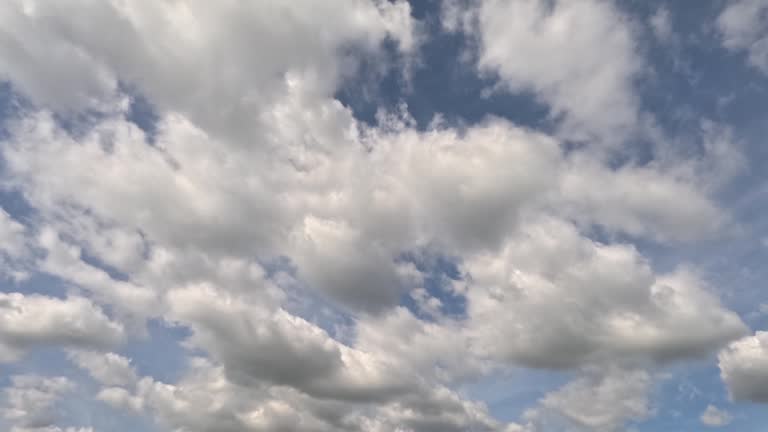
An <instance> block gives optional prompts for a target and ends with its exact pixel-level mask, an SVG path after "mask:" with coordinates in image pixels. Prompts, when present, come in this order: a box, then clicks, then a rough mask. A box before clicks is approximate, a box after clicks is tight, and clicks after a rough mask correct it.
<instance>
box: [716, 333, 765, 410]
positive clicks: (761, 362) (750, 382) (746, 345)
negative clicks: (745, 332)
mask: <svg viewBox="0 0 768 432" xmlns="http://www.w3.org/2000/svg"><path fill="white" fill-rule="evenodd" d="M718 360H719V366H720V376H721V377H722V378H723V382H725V385H726V386H727V387H728V391H729V392H730V394H731V397H732V398H733V399H734V400H737V401H739V400H749V401H753V402H762V403H768V332H761V331H759V332H757V333H755V335H754V336H748V337H745V338H743V339H740V340H738V341H736V342H733V343H731V344H730V345H729V346H728V347H727V348H725V349H724V350H722V351H721V352H720V355H719V356H718Z"/></svg>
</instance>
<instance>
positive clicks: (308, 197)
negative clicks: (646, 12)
mask: <svg viewBox="0 0 768 432" xmlns="http://www.w3.org/2000/svg"><path fill="white" fill-rule="evenodd" d="M450 7H452V8H453V9H450V10H449V9H446V17H448V15H450V14H453V15H451V16H452V19H453V20H454V21H455V24H456V26H455V27H454V28H455V29H459V28H461V30H462V31H465V32H466V33H467V34H471V35H473V36H474V37H476V38H477V41H476V42H477V43H478V48H479V52H478V55H477V58H476V60H477V65H476V66H477V68H478V69H479V70H480V71H482V73H491V74H495V75H497V76H498V78H499V79H500V82H501V83H502V84H503V87H504V88H506V89H507V90H511V91H515V92H517V91H527V92H533V93H534V94H535V96H536V97H537V98H538V99H539V100H540V101H542V102H544V103H546V104H548V105H549V106H550V107H551V109H552V115H553V117H556V118H558V119H560V120H562V122H561V125H562V128H561V129H562V132H564V133H565V135H567V136H569V137H572V136H573V135H576V136H579V137H589V138H593V137H598V138H600V139H603V138H605V137H606V136H608V135H611V134H622V136H623V134H625V133H626V132H628V131H631V130H632V129H633V128H634V127H635V123H636V121H637V118H638V110H639V109H638V106H637V102H636V97H635V94H634V86H633V81H634V79H635V77H636V75H637V74H638V73H639V70H640V68H641V65H642V61H641V60H639V59H638V57H637V55H636V52H635V51H636V50H635V42H634V36H633V31H634V30H633V29H632V24H631V23H630V22H629V21H628V19H627V18H626V17H624V16H623V14H622V13H621V12H620V11H619V10H618V9H616V8H615V7H614V6H613V5H612V4H611V3H609V2H601V1H597V0H595V1H584V2H567V1H555V2H543V1H541V2H538V1H514V2H498V1H491V0H488V1H483V2H477V3H472V4H471V5H470V6H469V7H468V8H465V7H464V5H461V4H458V3H455V4H453V6H450ZM509 20H512V21H511V22H510V21H509ZM0 24H6V27H7V28H8V29H10V30H9V31H8V32H5V33H3V35H0V41H2V43H0V58H2V59H3V60H0V76H2V77H3V79H7V80H9V81H10V82H11V86H12V88H13V89H14V91H18V92H20V93H22V94H23V95H24V96H25V97H27V98H29V99H30V100H31V102H32V105H31V106H29V107H28V108H25V110H23V111H20V112H19V113H17V116H16V117H15V118H14V119H13V120H9V121H8V122H7V125H6V126H7V135H3V137H2V146H0V155H1V156H2V162H3V167H2V168H3V169H2V171H0V173H1V174H2V178H1V180H2V185H3V186H4V187H8V188H12V189H13V191H15V192H17V193H19V194H20V195H21V196H23V198H24V199H25V201H26V202H27V203H28V204H29V206H31V207H32V208H33V209H34V212H33V213H32V214H31V215H30V216H29V217H28V218H26V219H25V223H24V224H22V223H20V222H18V221H17V220H14V218H13V217H12V216H11V215H10V214H7V213H5V212H2V213H0V240H2V241H1V242H0V243H2V244H0V254H1V256H2V260H1V261H0V264H3V267H7V268H8V269H11V270H13V269H15V268H16V267H15V266H16V264H15V263H16V262H17V261H19V262H22V263H23V266H21V267H20V268H22V269H24V270H25V271H33V272H38V273H44V274H47V275H49V276H54V277H55V278H57V280H61V281H62V283H61V284H60V285H65V288H62V286H55V287H51V291H63V290H66V291H67V295H68V296H67V297H66V298H57V297H53V296H42V295H39V294H28V293H23V294H22V293H10V294H8V293H3V294H0V360H3V361H17V360H19V359H20V358H21V356H22V355H24V353H26V352H27V351H29V350H31V349H34V348H36V347H46V346H57V347H61V348H64V349H66V350H67V353H68V358H69V359H70V361H71V362H72V363H74V364H75V365H77V366H78V367H80V368H82V369H83V370H85V371H87V372H88V374H89V375H90V376H91V377H92V378H93V380H94V381H95V383H96V385H98V386H99V389H98V392H97V394H96V396H95V398H96V399H97V400H98V401H100V402H101V403H106V404H109V405H111V406H113V407H116V408H120V409H124V410H126V411H127V412H129V413H132V414H134V415H141V416H150V417H152V418H153V419H155V420H156V421H157V422H158V423H159V424H161V425H162V426H163V427H166V428H168V429H172V430H184V431H190V432H213V431H217V432H219V431H224V432H227V431H232V432H235V431H237V432H241V431H275V430H280V431H317V432H324V431H350V432H351V431H360V432H362V431H366V432H368V431H373V432H390V431H407V432H433V431H435V432H437V431H447V432H450V431H456V432H459V431H466V430H474V431H489V432H491V431H497V432H501V431H506V432H520V431H528V430H532V431H534V430H540V429H541V428H545V427H549V426H548V425H551V424H554V425H560V424H563V425H567V426H570V427H573V428H577V429H576V430H598V431H612V430H616V429H618V428H620V427H621V426H622V425H623V424H624V423H625V422H627V421H640V420H642V419H645V418H647V417H649V416H651V415H652V414H653V409H652V406H651V404H650V403H649V401H648V396H647V395H648V392H649V389H650V388H651V386H652V382H653V380H652V375H651V373H650V372H647V371H645V370H643V369H637V367H638V366H637V365H642V366H643V367H648V368H652V367H656V366H660V365H666V364H669V363H670V362H673V361H679V360H682V359H688V358H693V357H696V356H701V355H706V354H708V353H710V352H713V351H715V350H717V349H719V348H721V347H722V346H724V345H726V344H727V343H729V342H731V341H732V340H733V339H736V338H739V337H742V336H744V334H745V333H746V331H747V329H746V326H745V325H744V324H743V322H742V321H741V319H740V318H739V316H738V315H736V314H735V313H733V312H731V311H730V310H728V309H727V308H726V307H725V306H724V305H723V304H722V303H721V302H720V300H719V299H718V298H717V297H716V296H715V295H714V294H713V293H712V291H713V290H711V289H710V287H709V286H708V283H707V281H706V280H705V278H704V277H703V276H702V273H701V272H698V271H696V269H695V268H694V267H693V266H678V267H676V268H673V269H671V270H669V269H668V270H666V271H660V270H658V269H657V268H655V267H654V265H653V264H652V261H651V259H649V258H648V257H646V256H644V255H643V253H642V252H641V250H640V249H639V248H638V247H635V246H634V245H633V244H632V243H631V241H633V240H635V239H642V240H644V241H651V242H653V241H661V242H666V243H674V242H678V241H695V240H697V239H702V238H706V237H707V236H709V235H711V234H712V233H713V232H715V231H718V230H719V229H721V228H722V227H723V225H724V224H725V223H726V221H727V219H728V218H727V212H725V211H724V210H723V209H721V208H720V207H719V206H718V205H717V203H716V202H715V201H714V200H713V199H712V197H711V196H710V193H711V190H710V188H709V187H706V185H703V182H701V177H700V176H698V175H697V174H698V173H699V172H700V171H706V170H704V169H702V167H703V166H704V165H705V164H704V163H693V164H690V165H689V164H686V163H682V162H680V163H678V161H664V163H657V162H656V161H652V162H649V163H644V164H637V163H634V162H628V163H626V164H619V165H618V166H617V165H616V164H615V163H612V161H608V160H606V159H605V158H603V157H602V155H600V154H598V153H597V152H595V151H593V150H594V149H593V148H591V147H590V148H580V147H579V148H571V147H569V146H568V145H567V143H565V142H563V139H562V136H563V134H555V136H551V135H549V134H547V133H543V132H541V131H535V130H531V129H528V128H525V127H523V126H520V125H517V124H515V123H513V122H512V121H510V120H508V119H504V118H497V117H489V118H486V119H484V120H482V121H480V122H478V123H476V124H472V125H468V126H466V127H462V128H458V127H453V126H450V125H439V124H437V123H435V124H433V125H432V126H430V127H427V128H418V127H416V125H415V122H414V121H413V119H411V118H409V117H408V113H407V108H404V110H403V111H402V112H398V113H388V112H385V110H383V111H382V112H381V114H380V115H379V116H378V118H377V121H376V123H375V124H368V123H365V122H362V121H360V120H358V119H357V118H356V117H355V113H353V112H352V111H351V109H350V108H348V107H346V106H344V105H343V104H342V103H341V102H340V101H339V100H337V99H335V97H334V95H335V93H336V91H337V90H339V88H340V86H341V84H342V83H343V81H344V80H345V78H346V77H349V76H352V75H353V74H354V73H355V69H356V66H357V64H358V63H359V62H360V61H364V60H365V59H371V58H373V59H378V60H381V61H384V59H391V58H395V61H396V62H402V63H407V62H408V61H410V60H414V59H415V60H418V55H419V54H418V52H419V43H420V40H421V39H420V38H421V35H420V30H419V29H420V28H421V25H420V23H419V22H417V21H416V20H415V19H414V18H413V17H412V16H411V11H410V6H409V4H408V3H406V2H404V1H394V2H389V1H364V0H332V1H327V2H319V3H318V2H288V3H279V4H274V5H268V4H267V3H254V4H243V3H240V2H230V1H224V2H220V3H216V5H213V4H212V3H210V2H205V1H202V0H201V1H189V2H172V3H159V4H154V3H153V4H150V3H125V2H119V1H105V2H90V3H89V2H79V1H74V0H71V1H64V2H60V3H57V4H56V5H48V4H43V3H42V2H36V1H9V2H7V3H6V4H4V5H3V6H0ZM108 30H109V31H108ZM576 30H578V31H576ZM105 34H113V37H104V35H105ZM541 52H547V53H549V55H547V56H541V55H537V54H539V53H541ZM392 56H394V57H392ZM520 58H525V59H526V61H525V62H521V61H519V59H520ZM409 59H410V60H409ZM416 63H417V61H416ZM52 71H58V73H57V75H56V76H55V77H54V76H53V75H52V73H53V72H52ZM127 89H130V92H139V93H140V94H141V95H142V97H145V98H146V99H147V100H148V101H149V102H150V103H151V105H152V107H153V109H154V110H155V111H156V117H157V118H156V121H157V122H156V124H155V125H154V128H153V130H152V131H147V130H143V129H141V128H140V127H139V126H138V125H137V124H135V123H134V120H135V119H132V114H131V107H130V100H131V98H132V97H133V96H132V95H131V94H129V91H128V90H127ZM77 114H80V115H83V116H84V117H86V118H87V120H88V121H86V122H79V121H77V119H78V117H77ZM73 115H74V117H72V116H73ZM73 118H74V119H75V120H72V119H73ZM72 122H74V126H73V125H72ZM618 141H619V142H620V141H621V140H618ZM705 147H706V146H705ZM718 148H719V147H718ZM710 150H711V149H710V148H709V147H707V148H705V149H704V152H709V151H710ZM710 153H712V154H716V155H722V154H725V153H718V152H716V151H713V152H710ZM721 159H724V160H725V159H726V158H721ZM595 228H597V229H603V230H605V231H607V232H610V233H611V234H617V235H619V236H625V235H626V236H627V239H626V240H624V241H615V240H610V239H606V240H604V241H597V240H595V239H593V238H591V237H590V234H591V233H592V232H593V229H595ZM422 253H423V254H425V255H434V256H440V257H445V259H446V261H449V262H450V263H451V265H452V266H455V267H456V269H457V271H456V272H455V273H456V274H453V275H451V276H450V277H449V276H448V275H446V274H442V273H447V271H446V269H442V268H439V267H440V265H435V266H434V267H435V268H434V269H427V268H425V267H424V266H423V265H420V264H423V263H418V262H415V261H418V259H414V256H417V255H419V254H422ZM6 264H7V265H6ZM4 270H5V268H4ZM431 271H434V272H437V273H441V274H440V275H439V277H437V276H435V275H432V274H430V272H431ZM431 278H432V279H439V284H437V285H439V286H438V287H435V286H432V285H435V284H433V283H432V279H431ZM451 298H456V299H460V300H461V302H462V307H461V309H462V310H461V311H459V312H458V313H456V314H447V313H444V306H446V304H447V303H448V302H450V301H451V300H450V299H451ZM404 299H410V300H411V301H413V302H414V303H416V307H418V308H420V312H422V313H421V314H417V313H415V312H414V311H412V310H410V309H409V308H408V307H406V306H405V305H404V303H407V302H406V301H405V300H404ZM303 302H304V303H303ZM297 303H300V304H301V305H302V308H303V309H302V308H299V307H296V304H297ZM326 306H327V307H326ZM315 309H317V310H315ZM307 310H310V312H313V313H305V312H306V311H307ZM314 312H317V314H315V313H314ZM318 314H324V315H325V318H326V321H324V322H323V323H320V322H319V320H317V319H315V318H316V316H317V315H318ZM148 320H156V321H158V322H162V323H164V324H166V325H169V326H176V327H182V328H183V329H184V330H185V332H184V333H183V334H184V336H179V338H180V339H181V341H180V343H181V345H182V348H183V353H184V355H185V359H186V361H187V364H186V366H185V368H184V370H182V371H179V373H178V376H179V378H178V379H177V380H173V381H172V382H165V381H163V380H160V379H158V378H156V377H153V376H142V374H141V373H139V371H137V370H136V368H135V367H134V366H133V362H132V360H131V359H128V358H127V357H124V356H121V355H119V354H117V353H113V352H108V351H109V350H112V349H115V350H117V348H118V345H119V343H120V342H122V341H124V340H126V339H127V338H137V337H147V336H150V337H151V335H149V334H148V333H146V332H143V331H142V329H143V327H144V325H145V324H146V322H147V321H148ZM328 322H330V324H328ZM321 324H322V325H321ZM743 343H744V342H743V340H742V341H740V342H736V343H735V344H734V345H732V346H731V348H728V349H727V350H726V351H725V352H735V353H736V352H740V349H739V348H738V347H739V346H740V345H739V344H743ZM734 347H736V348H734ZM729 350H730V351H729ZM723 355H724V354H721V367H722V366H723V364H724V361H723V358H724V357H723ZM734 355H735V356H737V357H738V355H736V354H734ZM739 355H740V354H739ZM725 363H728V361H726V362H725ZM730 363H731V364H733V363H739V362H738V361H737V360H736V361H730ZM517 367H528V368H539V369H566V370H576V371H578V374H579V375H578V376H577V378H576V379H575V380H574V381H572V382H571V383H569V384H567V385H566V386H564V387H562V388H561V389H559V390H555V391H553V392H551V393H549V394H547V395H546V396H544V397H543V398H542V399H541V400H540V402H539V404H538V405H536V406H535V407H533V408H532V409H531V410H530V411H529V413H528V414H527V415H526V416H524V418H523V419H521V422H520V424H517V423H505V422H502V421H499V420H496V419H494V418H493V416H492V415H491V414H490V413H489V409H488V408H487V407H486V406H485V405H484V404H483V403H482V402H481V401H474V400H470V399H469V398H468V397H466V395H464V394H463V392H461V391H459V390H457V389H458V388H459V386H461V385H462V384H464V383H466V382H467V381H468V380H471V379H472V378H474V377H477V376H479V375H482V374H484V373H489V372H493V371H498V370H509V369H511V368H517ZM726 369H727V370H736V369H739V367H734V366H731V367H730V369H729V368H728V367H726V368H724V370H726ZM750 373H751V372H750ZM731 375H734V376H736V375H738V373H735V372H733V373H726V372H724V377H725V376H731ZM737 380H738V379H737ZM35 382H37V381H35ZM66 382H68V381H66ZM92 384H93V383H92ZM20 386H22V387H23V386H24V384H23V383H21V384H20ZM31 386H32V387H34V386H38V387H40V386H42V387H44V388H45V389H47V390H45V391H46V392H47V393H46V394H53V395H58V394H61V392H63V391H64V390H63V389H62V390H61V391H59V390H55V389H53V388H50V389H49V388H48V387H51V385H49V384H45V382H44V381H43V383H42V384H31ZM46 386H48V387H46ZM17 387H18V386H17ZM732 391H733V393H734V395H737V394H746V393H749V392H745V391H744V390H738V391H734V390H732ZM582 395H587V397H585V398H584V397H582ZM46 398H47V399H46ZM46 398H43V399H44V400H43V401H42V402H41V403H40V404H39V405H40V406H42V407H43V408H44V409H43V411H45V410H46V409H48V407H50V406H51V404H52V403H53V400H54V399H55V397H54V396H46ZM21 405H24V404H21ZM21 405H19V406H21ZM27 411H29V412H30V413H32V412H36V411H34V410H32V409H29V410H26V408H23V407H22V408H18V409H16V411H15V412H17V414H14V415H16V416H17V417H15V418H18V419H24V418H26V417H30V418H32V417H35V415H32V414H29V416H28V415H27V414H24V413H26V412H27ZM22 423H23V424H21V423H20V426H19V427H26V428H35V427H37V428H43V429H41V430H42V431H46V432H53V431H57V432H59V431H62V430H64V431H65V432H70V429H61V427H59V426H57V425H56V424H55V422H54V421H46V422H42V421H36V422H33V421H31V420H30V421H27V420H23V421H22ZM33 423H34V424H33ZM25 425H26V426H25ZM45 428H47V429H45ZM532 428H533V429H532ZM537 428H538V429H537ZM579 428H580V429H579ZM20 430H22V429H20Z"/></svg>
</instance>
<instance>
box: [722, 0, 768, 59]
mask: <svg viewBox="0 0 768 432" xmlns="http://www.w3.org/2000/svg"><path fill="white" fill-rule="evenodd" d="M767 10H768V4H766V3H765V2H764V1H762V0H737V1H732V2H728V5H727V6H726V7H725V9H723V11H722V13H721V14H720V16H719V17H718V19H717V28H718V29H719V30H720V33H721V34H722V38H723V40H722V42H723V46H724V47H725V48H727V49H729V50H732V51H743V52H746V53H747V56H748V61H749V63H750V64H751V65H752V66H754V67H756V68H758V69H760V70H761V71H763V72H765V73H768V26H766V24H765V20H764V19H763V18H762V17H763V15H764V14H765V12H766V11H767Z"/></svg>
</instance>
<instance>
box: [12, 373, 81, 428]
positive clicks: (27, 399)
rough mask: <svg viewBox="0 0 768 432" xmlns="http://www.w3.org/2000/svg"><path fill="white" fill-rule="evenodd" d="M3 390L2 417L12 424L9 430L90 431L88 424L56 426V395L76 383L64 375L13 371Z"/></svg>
mask: <svg viewBox="0 0 768 432" xmlns="http://www.w3.org/2000/svg"><path fill="white" fill-rule="evenodd" d="M10 380H11V385H10V386H9V387H6V388H5V389H4V390H3V393H4V394H3V396H4V405H3V407H2V413H3V417H4V418H5V419H7V420H10V421H11V422H12V424H13V427H12V428H11V432H93V429H91V428H76V427H66V428H64V427H60V426H56V425H55V423H56V422H57V420H58V419H57V415H56V411H55V410H54V408H55V405H56V403H57V402H58V400H59V399H61V398H62V397H63V396H65V395H66V394H67V393H69V392H71V391H72V390H73V389H74V387H75V384H74V383H73V382H72V381H70V380H69V379H68V378H66V377H61V376H59V377H45V376H39V375H14V376H12V377H11V379H10Z"/></svg>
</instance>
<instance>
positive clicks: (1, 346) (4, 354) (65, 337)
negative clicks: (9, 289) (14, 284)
mask: <svg viewBox="0 0 768 432" xmlns="http://www.w3.org/2000/svg"><path fill="white" fill-rule="evenodd" d="M123 338H124V329H123V325H122V324H121V323H119V322H115V321H112V320H110V319H109V318H108V317H107V316H106V315H105V314H104V312H102V310H101V309H99V308H98V307H97V306H96V305H94V304H93V303H92V302H91V301H90V300H88V299H85V298H81V297H68V298H66V299H58V298H53V297H45V296H40V295H24V294H20V293H0V361H3V362H8V361H15V360H18V359H19V358H20V357H21V356H22V355H23V354H24V353H25V352H26V351H27V350H29V349H32V348H38V347H47V346H63V347H79V348H90V347H94V348H98V347H111V346H114V345H116V344H118V343H120V342H121V340H122V339H123Z"/></svg>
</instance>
